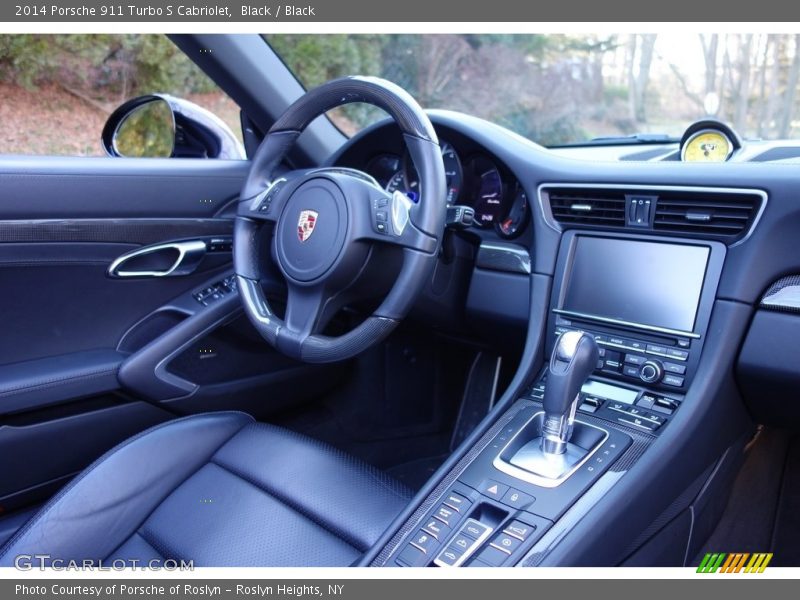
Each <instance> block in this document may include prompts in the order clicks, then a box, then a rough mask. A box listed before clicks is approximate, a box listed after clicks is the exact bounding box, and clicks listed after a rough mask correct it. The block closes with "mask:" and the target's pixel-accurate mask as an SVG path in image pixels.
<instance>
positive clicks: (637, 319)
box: [561, 236, 710, 331]
mask: <svg viewBox="0 0 800 600" xmlns="http://www.w3.org/2000/svg"><path fill="white" fill-rule="evenodd" d="M709 252H710V249H709V248H707V247H705V246H689V245H682V244H666V243H660V242H643V241H638V240H615V239H609V238H599V237H589V236H578V237H577V238H576V242H575V249H574V256H573V259H572V265H571V268H570V269H569V271H568V273H569V274H568V282H567V288H566V292H565V294H564V299H563V305H562V307H561V308H563V309H564V310H567V311H571V312H576V313H583V314H585V315H592V316H596V317H605V318H609V319H615V320H618V321H626V322H628V323H638V324H641V325H650V326H654V327H663V328H667V329H675V330H678V331H692V329H693V327H694V321H695V317H696V316H697V306H698V303H699V300H700V292H701V291H702V289H703V279H704V278H705V273H706V265H707V263H708V256H709Z"/></svg>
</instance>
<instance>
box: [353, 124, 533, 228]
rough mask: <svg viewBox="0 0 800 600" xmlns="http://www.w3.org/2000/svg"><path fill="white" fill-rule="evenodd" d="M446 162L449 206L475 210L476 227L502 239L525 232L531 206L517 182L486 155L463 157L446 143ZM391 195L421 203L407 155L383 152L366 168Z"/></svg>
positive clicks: (443, 158) (413, 172)
mask: <svg viewBox="0 0 800 600" xmlns="http://www.w3.org/2000/svg"><path fill="white" fill-rule="evenodd" d="M440 146H441V149H442V161H443V162H444V169H445V176H446V182H447V197H446V199H445V200H446V202H447V205H448V206H452V205H456V204H459V205H466V206H470V207H472V208H473V209H474V211H475V222H474V226H475V227H478V228H481V229H484V230H493V231H495V232H496V233H497V235H498V236H500V237H502V238H507V239H511V238H515V237H517V236H518V235H519V234H520V233H522V231H523V230H524V229H525V227H526V225H527V224H528V220H529V218H530V206H529V202H528V197H527V195H526V193H525V190H524V189H523V188H522V186H521V185H520V183H519V182H518V181H517V179H516V178H515V177H514V176H513V175H512V174H511V173H509V172H508V170H507V169H506V168H505V167H504V166H503V165H501V164H500V163H498V162H497V161H496V160H495V159H494V158H493V157H491V156H490V155H488V154H486V153H484V152H472V153H469V154H467V155H466V156H463V157H462V155H461V154H460V153H459V152H458V151H457V150H456V148H455V146H454V145H453V144H452V143H450V142H447V141H444V140H442V141H441V143H440ZM365 170H366V172H367V173H369V174H370V175H372V176H373V177H374V178H375V179H376V180H377V181H378V182H379V183H380V184H381V185H382V186H384V187H385V188H386V190H387V191H389V192H394V191H396V190H399V191H401V192H403V193H405V194H406V195H407V196H408V197H409V198H411V200H412V201H414V202H416V201H418V200H419V195H420V194H419V177H418V176H417V172H416V169H415V168H414V164H413V162H412V160H411V157H410V155H409V154H408V152H406V153H405V154H404V155H403V156H398V155H397V154H392V153H380V154H376V155H374V156H373V157H371V158H370V159H369V161H368V163H367V165H366V168H365Z"/></svg>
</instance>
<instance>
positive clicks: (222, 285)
mask: <svg viewBox="0 0 800 600" xmlns="http://www.w3.org/2000/svg"><path fill="white" fill-rule="evenodd" d="M234 292H236V275H229V276H228V277H226V278H225V279H220V280H219V281H215V282H214V283H212V284H211V285H209V286H208V287H205V288H203V289H202V290H200V291H197V292H195V293H193V294H192V297H193V298H194V299H195V300H196V301H197V302H198V303H200V304H202V305H203V306H208V305H209V304H211V303H213V302H215V301H217V300H221V299H222V298H224V297H225V296H227V295H228V294H232V293H234Z"/></svg>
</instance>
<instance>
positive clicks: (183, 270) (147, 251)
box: [108, 240, 208, 277]
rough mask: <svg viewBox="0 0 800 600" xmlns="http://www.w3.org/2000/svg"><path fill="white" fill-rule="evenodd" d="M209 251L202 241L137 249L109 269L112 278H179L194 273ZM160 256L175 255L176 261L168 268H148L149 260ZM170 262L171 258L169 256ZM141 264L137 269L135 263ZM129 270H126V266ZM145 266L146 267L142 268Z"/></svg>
mask: <svg viewBox="0 0 800 600" xmlns="http://www.w3.org/2000/svg"><path fill="white" fill-rule="evenodd" d="M207 250H208V248H207V246H206V243H205V242H204V241H202V240H190V241H185V242H168V243H166V244H155V245H153V246H147V247H145V248H137V249H136V250H132V251H131V252H126V253H125V254H123V255H122V256H120V257H118V258H117V259H115V260H114V262H112V263H111V266H110V267H108V274H109V276H110V277H177V276H179V275H188V274H189V273H192V272H194V270H195V269H196V268H197V265H199V264H200V261H201V260H203V257H204V256H205V254H206V251H207ZM158 254H167V255H169V254H175V255H176V256H175V259H174V260H173V261H172V263H171V264H170V265H169V266H167V267H166V268H148V266H147V258H148V257H151V258H153V259H157V255H158ZM167 260H169V256H167ZM137 262H138V263H141V265H140V266H139V267H138V268H137V267H136V266H134V263H137ZM126 263H128V268H127V269H125V264H126ZM142 265H144V266H142Z"/></svg>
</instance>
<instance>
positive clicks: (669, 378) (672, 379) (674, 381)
mask: <svg viewBox="0 0 800 600" xmlns="http://www.w3.org/2000/svg"><path fill="white" fill-rule="evenodd" d="M661 383H663V384H664V385H671V386H673V387H682V386H683V377H678V376H677V375H664V379H662V380H661Z"/></svg>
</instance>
